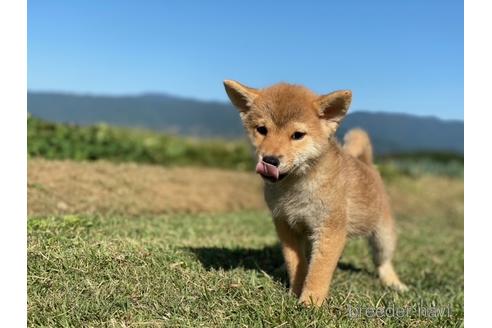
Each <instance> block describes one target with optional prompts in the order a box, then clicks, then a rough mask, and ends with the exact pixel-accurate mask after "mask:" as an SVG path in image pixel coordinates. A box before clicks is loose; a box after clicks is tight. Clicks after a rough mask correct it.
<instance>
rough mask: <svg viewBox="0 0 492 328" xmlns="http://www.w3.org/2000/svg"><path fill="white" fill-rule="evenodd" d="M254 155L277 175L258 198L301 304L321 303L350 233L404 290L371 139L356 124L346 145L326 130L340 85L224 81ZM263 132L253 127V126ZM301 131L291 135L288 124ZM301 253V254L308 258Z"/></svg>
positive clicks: (347, 95)
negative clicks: (260, 85) (273, 164)
mask: <svg viewBox="0 0 492 328" xmlns="http://www.w3.org/2000/svg"><path fill="white" fill-rule="evenodd" d="M224 85H225V88H226V91H227V94H228V95H229V97H230V98H231V101H232V103H233V104H234V105H235V106H236V107H237V108H238V109H239V110H240V113H241V119H242V121H243V124H244V127H245V129H246V131H247V133H248V135H249V137H250V139H251V141H252V143H253V145H254V146H255V147H256V151H257V155H258V159H259V160H261V159H262V158H263V157H265V156H276V157H278V158H279V159H280V165H279V166H278V167H279V170H280V173H283V174H286V176H285V178H284V179H282V180H280V181H278V182H275V183H271V182H269V181H267V180H265V189H264V191H265V200H266V202H267V204H268V206H269V208H270V210H271V212H272V216H273V220H274V223H275V227H276V231H277V234H278V237H279V239H280V241H281V244H282V252H283V255H284V258H285V262H286V267H287V272H288V274H289V280H290V288H291V291H292V292H293V293H294V294H295V295H297V296H298V297H299V300H300V302H302V303H303V304H311V303H312V304H314V305H318V306H319V305H321V304H322V303H323V301H324V300H325V298H326V297H327V295H328V290H329V286H330V282H331V278H332V275H333V272H334V270H335V268H336V264H337V262H338V260H339V258H340V255H341V253H342V251H343V248H344V246H345V242H346V239H347V238H348V237H351V236H361V235H362V236H367V237H368V239H369V243H370V246H371V249H372V251H373V260H374V263H375V265H376V267H377V271H378V274H379V277H380V279H381V281H382V283H383V284H385V285H388V286H392V287H395V288H396V289H399V290H405V289H406V286H405V285H404V284H402V283H401V282H400V280H399V279H398V276H397V275H396V273H395V271H394V269H393V266H392V264H391V258H392V256H393V252H394V248H395V244H396V234H395V229H394V221H393V216H392V214H391V209H390V205H389V200H388V196H387V195H386V192H385V189H384V185H383V182H382V179H381V177H380V175H379V173H378V172H377V170H375V169H374V167H373V165H372V147H371V144H370V140H369V137H368V136H367V134H366V133H365V132H364V131H362V130H356V131H352V132H349V133H348V134H347V137H346V139H345V140H346V146H345V147H344V148H343V149H342V147H341V146H340V145H339V144H338V143H337V142H336V140H335V137H334V133H335V131H336V129H337V128H338V126H339V124H340V122H341V120H342V119H343V117H344V116H345V114H346V112H347V110H348V108H349V106H350V102H351V99H352V93H351V92H350V91H348V90H342V91H335V92H332V93H330V94H327V95H323V96H317V95H315V94H314V93H313V92H311V91H310V90H308V89H306V88H304V87H302V86H297V85H290V84H284V83H281V84H276V85H274V86H271V87H269V88H266V89H254V88H250V87H246V86H244V85H242V84H240V83H238V82H235V81H225V82H224ZM258 126H263V127H266V128H267V130H268V133H267V134H266V135H262V134H260V133H258V131H257V127H258ZM296 131H298V132H303V133H306V134H305V136H304V137H303V138H302V139H300V140H293V139H292V135H293V133H294V132H296ZM308 259H309V261H308Z"/></svg>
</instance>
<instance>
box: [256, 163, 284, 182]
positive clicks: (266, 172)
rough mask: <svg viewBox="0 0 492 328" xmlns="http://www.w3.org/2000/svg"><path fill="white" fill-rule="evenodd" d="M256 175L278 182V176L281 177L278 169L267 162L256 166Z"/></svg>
mask: <svg viewBox="0 0 492 328" xmlns="http://www.w3.org/2000/svg"><path fill="white" fill-rule="evenodd" d="M256 173H259V174H261V175H263V176H266V177H270V178H274V179H275V180H278V175H279V172H278V167H276V166H274V165H272V164H268V163H265V162H258V164H256Z"/></svg>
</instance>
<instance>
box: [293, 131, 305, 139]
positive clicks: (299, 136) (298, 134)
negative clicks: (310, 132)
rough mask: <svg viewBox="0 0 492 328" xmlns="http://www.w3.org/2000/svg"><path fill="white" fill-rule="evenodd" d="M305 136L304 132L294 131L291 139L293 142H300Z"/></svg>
mask: <svg viewBox="0 0 492 328" xmlns="http://www.w3.org/2000/svg"><path fill="white" fill-rule="evenodd" d="M305 135H306V132H299V131H296V132H294V133H293V134H292V139H293V140H301V139H302V138H304V136H305Z"/></svg>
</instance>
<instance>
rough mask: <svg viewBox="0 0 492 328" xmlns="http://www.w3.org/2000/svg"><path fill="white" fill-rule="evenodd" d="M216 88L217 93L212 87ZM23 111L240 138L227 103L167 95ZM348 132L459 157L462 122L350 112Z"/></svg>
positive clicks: (32, 102) (55, 102)
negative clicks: (361, 131)
mask: <svg viewBox="0 0 492 328" xmlns="http://www.w3.org/2000/svg"><path fill="white" fill-rule="evenodd" d="M217 87H219V88H222V86H221V83H220V82H218V84H217ZM27 108H28V111H29V112H30V113H32V114H33V115H35V116H37V117H40V118H43V119H46V120H49V121H54V122H64V123H67V122H69V123H75V124H81V125H92V124H97V123H100V122H104V123H107V124H110V125H117V126H125V127H132V128H146V129H152V130H154V131H159V132H165V131H166V132H170V131H172V132H174V133H178V134H180V135H186V136H189V135H193V136H197V137H220V138H242V137H243V136H244V134H243V128H242V125H241V120H240V119H239V115H238V113H237V110H236V109H235V108H233V106H232V105H231V104H230V103H229V102H209V101H200V100H194V99H186V98H180V97H175V96H172V95H167V94H142V95H123V96H105V95H86V94H70V93H56V92H52V93H50V92H29V93H28V94H27ZM354 127H360V128H363V129H365V130H366V131H368V132H369V134H370V135H371V137H372V138H373V141H374V144H375V145H376V152H377V154H391V153H394V152H395V151H398V152H414V151H421V150H424V151H443V150H444V151H448V152H457V153H459V154H463V132H464V124H463V121H458V120H441V119H438V118H436V117H430V116H426V117H425V116H415V115H410V114H401V113H389V112H364V111H355V110H353V109H351V110H350V111H349V114H348V115H347V117H346V118H345V119H344V120H343V122H342V125H341V126H340V130H339V133H338V136H339V137H340V138H342V137H343V135H344V134H345V132H346V131H347V130H349V129H352V128H354Z"/></svg>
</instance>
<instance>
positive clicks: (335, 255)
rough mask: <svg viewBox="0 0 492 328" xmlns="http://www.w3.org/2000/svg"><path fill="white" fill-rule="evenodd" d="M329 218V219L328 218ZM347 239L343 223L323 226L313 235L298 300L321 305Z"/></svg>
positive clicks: (307, 303)
mask: <svg viewBox="0 0 492 328" xmlns="http://www.w3.org/2000/svg"><path fill="white" fill-rule="evenodd" d="M330 220H331V219H330ZM346 239H347V232H346V228H345V225H344V224H341V223H340V221H339V222H338V223H336V224H331V225H330V226H327V227H324V228H322V229H320V230H319V231H317V233H316V234H315V235H314V236H313V243H312V250H311V258H310V261H309V267H308V273H307V276H306V281H305V282H304V287H303V289H302V293H301V296H300V298H299V302H300V303H303V304H306V305H311V304H313V305H316V306H321V304H323V301H324V300H325V298H326V297H327V296H328V290H329V288H330V283H331V278H332V276H333V272H334V271H335V268H336V266H337V262H338V260H339V258H340V255H341V254H342V251H343V248H344V246H345V241H346Z"/></svg>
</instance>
